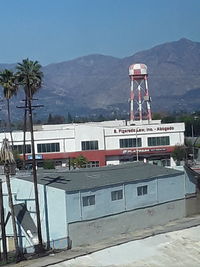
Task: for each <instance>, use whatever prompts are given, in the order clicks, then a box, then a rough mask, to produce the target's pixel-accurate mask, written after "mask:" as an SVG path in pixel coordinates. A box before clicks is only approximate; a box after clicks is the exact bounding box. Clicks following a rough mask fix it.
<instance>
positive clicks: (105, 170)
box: [15, 162, 184, 192]
mask: <svg viewBox="0 0 200 267" xmlns="http://www.w3.org/2000/svg"><path fill="white" fill-rule="evenodd" d="M183 173H184V172H183V171H178V170H175V169H170V168H165V167H160V166H157V165H152V164H148V163H143V162H131V163H126V164H121V165H112V166H106V167H100V168H86V169H76V170H70V171H69V170H66V169H64V170H63V169H62V170H42V169H41V170H38V172H37V175H38V183H39V184H43V185H46V186H51V187H54V188H58V189H62V190H65V191H66V192H72V191H79V190H86V189H95V188H99V187H105V186H110V185H119V184H124V183H131V182H134V181H139V180H140V181H142V180H146V179H152V178H156V177H164V176H177V175H181V174H183ZM21 174H22V173H21ZM15 177H16V178H18V179H23V180H26V181H30V182H32V181H33V178H32V174H29V175H25V174H24V175H20V172H19V173H18V174H17V175H16V176H15Z"/></svg>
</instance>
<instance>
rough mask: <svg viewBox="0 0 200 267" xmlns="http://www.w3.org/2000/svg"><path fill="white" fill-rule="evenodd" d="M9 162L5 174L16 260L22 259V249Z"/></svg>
mask: <svg viewBox="0 0 200 267" xmlns="http://www.w3.org/2000/svg"><path fill="white" fill-rule="evenodd" d="M9 167H10V166H9V165H8V163H6V164H5V175H6V184H7V189H8V199H9V207H10V213H11V219H12V227H13V235H14V243H15V255H16V262H18V261H19V260H20V255H21V253H20V249H19V244H18V237H17V227H16V221H15V213H14V205H13V199H12V191H11V185H10V174H9V173H10V170H9Z"/></svg>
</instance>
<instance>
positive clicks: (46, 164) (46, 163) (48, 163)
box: [43, 160, 55, 170]
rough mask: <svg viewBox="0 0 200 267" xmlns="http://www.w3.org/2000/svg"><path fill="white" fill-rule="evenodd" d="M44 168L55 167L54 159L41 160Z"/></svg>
mask: <svg viewBox="0 0 200 267" xmlns="http://www.w3.org/2000/svg"><path fill="white" fill-rule="evenodd" d="M43 168H44V169H48V170H49V169H55V165H54V161H53V160H45V161H44V162H43Z"/></svg>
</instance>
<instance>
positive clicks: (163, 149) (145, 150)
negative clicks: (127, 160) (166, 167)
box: [122, 148, 167, 154]
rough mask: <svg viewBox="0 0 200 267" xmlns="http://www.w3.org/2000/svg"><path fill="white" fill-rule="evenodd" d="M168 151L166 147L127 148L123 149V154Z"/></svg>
mask: <svg viewBox="0 0 200 267" xmlns="http://www.w3.org/2000/svg"><path fill="white" fill-rule="evenodd" d="M160 151H162V152H163V151H167V149H166V148H139V149H125V150H123V151H122V153H123V154H132V153H137V152H139V153H141V152H160Z"/></svg>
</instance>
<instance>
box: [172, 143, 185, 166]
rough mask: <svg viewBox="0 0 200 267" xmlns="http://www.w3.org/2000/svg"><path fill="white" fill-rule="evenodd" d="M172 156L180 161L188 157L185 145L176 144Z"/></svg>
mask: <svg viewBox="0 0 200 267" xmlns="http://www.w3.org/2000/svg"><path fill="white" fill-rule="evenodd" d="M172 157H173V159H174V160H175V161H177V162H178V163H180V161H182V160H185V158H186V149H185V146H182V145H180V146H178V145H177V146H175V148H174V151H173V152H172Z"/></svg>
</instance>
